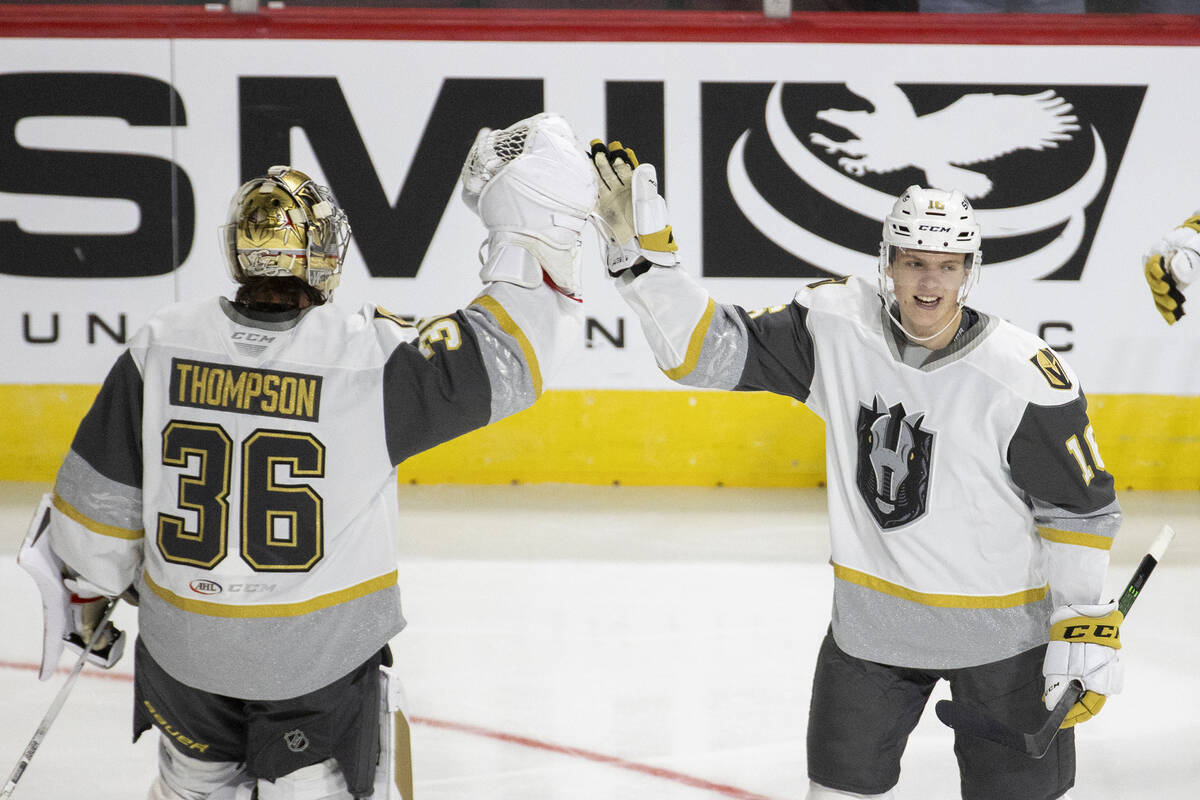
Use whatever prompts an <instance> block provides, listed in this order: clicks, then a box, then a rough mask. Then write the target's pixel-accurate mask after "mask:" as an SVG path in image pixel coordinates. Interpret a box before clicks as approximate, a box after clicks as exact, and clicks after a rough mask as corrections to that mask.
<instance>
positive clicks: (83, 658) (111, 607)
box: [0, 599, 117, 800]
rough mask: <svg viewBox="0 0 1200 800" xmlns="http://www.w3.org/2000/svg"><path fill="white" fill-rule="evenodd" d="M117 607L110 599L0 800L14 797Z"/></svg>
mask: <svg viewBox="0 0 1200 800" xmlns="http://www.w3.org/2000/svg"><path fill="white" fill-rule="evenodd" d="M116 609H117V601H116V600H115V599H114V600H111V601H109V604H108V608H107V609H106V610H105V612H104V616H103V617H101V618H100V622H99V623H98V624H97V625H96V630H95V631H94V632H93V633H92V638H91V641H89V642H88V643H87V647H86V648H84V650H83V652H82V653H80V654H79V658H78V659H76V660H75V666H74V667H72V669H71V674H70V675H68V676H67V680H66V682H65V683H64V684H63V685H62V688H61V689H59V690H58V694H56V695H54V700H53V701H52V702H51V703H50V708H49V709H47V711H46V714H45V716H43V717H42V721H41V723H40V724H39V725H38V726H37V730H36V731H34V732H33V737H32V738H31V739H30V740H29V744H27V745H25V750H24V752H22V753H21V757H20V758H19V759H18V760H17V765H16V766H15V767H13V771H12V772H11V773H10V774H9V776H8V780H7V781H6V782H5V784H4V788H3V789H0V800H8V798H10V797H12V794H13V792H14V791H16V788H17V782H18V781H19V780H21V776H22V775H24V774H25V768H26V767H28V766H29V762H30V761H32V760H33V756H34V754H35V753H37V751H38V748H39V747H41V746H42V740H43V739H45V738H46V734H47V733H49V732H50V726H51V725H53V724H54V720H55V719H56V718H57V717H58V712H60V711H62V707H63V705H64V704H65V703H66V702H67V698H68V697H69V696H70V695H71V689H73V688H74V687H75V681H76V680H78V678H79V673H80V672H82V671H83V665H84V664H85V663H86V662H87V657H88V656H89V655H91V653H92V649H93V648H94V647H95V646H96V643H97V642H99V641H100V636H101V635H102V634H103V633H104V628H105V626H106V625H108V621H109V619H110V618H111V617H112V615H113V612H114V611H116Z"/></svg>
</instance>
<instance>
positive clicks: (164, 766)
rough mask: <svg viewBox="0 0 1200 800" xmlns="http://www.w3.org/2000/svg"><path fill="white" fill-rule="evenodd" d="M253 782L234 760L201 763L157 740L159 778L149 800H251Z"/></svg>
mask: <svg viewBox="0 0 1200 800" xmlns="http://www.w3.org/2000/svg"><path fill="white" fill-rule="evenodd" d="M253 790H254V779H253V778H252V777H250V776H249V775H248V774H246V772H245V769H244V768H243V765H242V764H239V763H237V762H234V761H202V760H200V759H198V758H193V757H192V756H189V755H187V754H185V753H181V752H180V751H179V750H177V749H176V748H175V747H174V746H172V745H170V744H168V743H167V741H166V739H163V738H160V739H159V740H158V778H157V779H156V780H155V781H154V784H153V785H152V786H151V787H150V794H149V800H249V798H250V796H251V794H252V793H253Z"/></svg>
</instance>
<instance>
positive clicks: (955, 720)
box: [934, 525, 1175, 758]
mask: <svg viewBox="0 0 1200 800" xmlns="http://www.w3.org/2000/svg"><path fill="white" fill-rule="evenodd" d="M1173 538H1175V531H1174V530H1172V529H1171V526H1170V525H1163V526H1162V530H1160V531H1159V532H1158V536H1156V537H1154V542H1153V544H1151V545H1150V550H1149V551H1148V552H1147V553H1146V555H1144V556H1142V561H1141V563H1140V564H1138V567H1137V569H1136V570H1134V572H1133V577H1132V578H1130V579H1129V583H1128V584H1126V586H1125V591H1124V592H1123V593H1122V594H1121V599H1120V600H1118V601H1117V608H1119V609H1120V610H1121V613H1122V614H1126V615H1128V614H1129V608H1130V607H1131V606H1132V605H1133V601H1134V600H1136V599H1137V598H1138V595H1139V594H1141V591H1142V587H1143V586H1145V585H1146V580H1147V579H1148V578H1149V577H1150V573H1151V572H1153V571H1154V567H1155V566H1157V565H1158V562H1159V561H1161V560H1162V557H1163V553H1164V552H1165V551H1166V549H1167V545H1169V544H1170V543H1171V540H1172V539H1173ZM1083 692H1084V689H1083V684H1082V683H1080V682H1079V681H1071V685H1070V686H1068V687H1067V690H1066V691H1065V692H1063V695H1062V697H1061V698H1060V699H1059V701H1058V703H1057V704H1056V705H1055V706H1054V709H1053V710H1052V711H1051V712H1050V716H1049V717H1047V718H1046V721H1045V722H1043V723H1042V726H1041V727H1040V728H1038V729H1037V730H1036V731H1034V732H1033V733H1022V732H1021V731H1017V730H1014V729H1013V728H1010V727H1009V726H1007V725H1005V724H1004V723H1003V722H1001V721H1000V720H998V719H995V718H994V717H991V716H989V715H988V714H987V713H986V712H984V711H983V709H981V708H979V707H977V706H972V705H965V704H963V703H956V702H954V701H953V700H939V701H938V702H937V705H936V706H934V711H935V712H936V713H937V717H938V719H940V720H941V721H942V722H943V723H945V724H946V725H948V726H950V727H951V728H953V729H954V730H956V731H962V732H963V733H966V734H968V735H970V736H976V737H978V738H980V739H987V740H988V741H991V742H996V743H997V744H1002V745H1004V746H1005V747H1008V748H1010V749H1012V750H1017V751H1019V752H1022V753H1024V754H1025V755H1027V756H1030V757H1031V758H1041V757H1042V756H1044V755H1046V752H1047V751H1048V750H1049V749H1050V743H1051V742H1053V741H1054V737H1055V736H1057V735H1058V731H1059V728H1060V727H1061V726H1062V723H1063V720H1065V719H1066V718H1067V714H1068V713H1069V712H1070V710H1071V707H1072V706H1074V705H1075V704H1076V703H1077V702H1079V698H1080V697H1082V696H1083Z"/></svg>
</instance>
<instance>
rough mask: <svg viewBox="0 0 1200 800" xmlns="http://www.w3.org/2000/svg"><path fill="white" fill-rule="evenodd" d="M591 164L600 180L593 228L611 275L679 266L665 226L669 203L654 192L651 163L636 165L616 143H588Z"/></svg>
mask: <svg viewBox="0 0 1200 800" xmlns="http://www.w3.org/2000/svg"><path fill="white" fill-rule="evenodd" d="M592 163H593V164H594V165H595V166H596V174H597V176H599V179H600V182H599V186H598V189H599V197H598V199H597V201H596V211H595V213H594V214H592V225H593V227H595V229H596V232H597V233H598V234H599V235H600V244H601V246H602V247H603V249H604V263H605V266H606V267H607V268H608V274H609V275H613V276H616V275H619V274H621V273H622V272H624V271H625V270H627V269H629V268H630V267H632V266H635V265H636V264H638V263H640V262H642V261H649V262H650V263H651V264H657V265H659V266H662V267H674V266H677V265H678V264H679V255H678V250H679V247H678V246H677V245H676V244H675V235H674V233H673V232H672V231H671V226H670V225H668V224H667V201H666V200H664V199H663V198H662V195H660V194H659V193H658V173H657V172H656V171H655V169H654V165H653V164H638V160H637V156H636V155H635V154H634V152H633V150H631V149H630V148H628V147H625V146H624V145H623V144H621V143H620V142H610V143H609V144H608V146H607V147H605V145H604V142H602V141H601V140H599V139H593V140H592Z"/></svg>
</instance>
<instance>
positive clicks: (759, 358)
mask: <svg viewBox="0 0 1200 800" xmlns="http://www.w3.org/2000/svg"><path fill="white" fill-rule="evenodd" d="M737 311H738V314H740V315H741V317H742V321H743V322H744V323H745V325H746V332H747V334H748V339H749V341H748V350H747V353H746V366H745V367H744V368H743V369H742V377H741V379H740V380H739V381H738V385H737V386H736V387H734V388H735V389H737V390H738V391H756V390H765V391H768V392H775V393H776V394H784V395H787V396H789V397H794V398H796V399H797V400H799V401H800V402H804V401H805V400H807V399H808V395H809V392H810V391H811V390H812V381H813V375H814V373H815V372H816V349H815V347H814V346H813V338H812V335H811V334H810V333H809V331H808V324H807V323H808V309H807V308H805V307H804V306H802V305H800V304H799V303H796V302H793V303H790V304H788V306H786V307H785V308H784V309H782V310H780V311H776V312H774V313H766V314H761V315H759V316H757V317H751V316H750V315H749V314H748V313H746V311H745V309H743V308H740V307H739V308H738V309H737Z"/></svg>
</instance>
